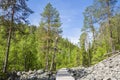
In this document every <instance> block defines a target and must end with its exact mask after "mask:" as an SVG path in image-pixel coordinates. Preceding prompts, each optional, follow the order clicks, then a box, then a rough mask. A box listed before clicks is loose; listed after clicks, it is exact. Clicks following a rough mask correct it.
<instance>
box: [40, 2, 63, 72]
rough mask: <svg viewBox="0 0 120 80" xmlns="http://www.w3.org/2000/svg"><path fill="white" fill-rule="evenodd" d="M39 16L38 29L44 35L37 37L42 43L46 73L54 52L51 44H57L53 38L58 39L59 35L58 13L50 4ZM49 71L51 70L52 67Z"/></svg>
mask: <svg viewBox="0 0 120 80" xmlns="http://www.w3.org/2000/svg"><path fill="white" fill-rule="evenodd" d="M41 16H42V19H41V23H40V28H41V30H43V31H44V33H43V34H39V35H41V40H40V42H41V43H43V44H42V46H43V47H44V50H42V51H43V53H45V59H46V61H45V62H46V64H45V67H46V68H45V69H46V70H47V71H48V70H49V69H50V62H51V55H53V56H54V55H55V52H56V49H54V47H55V46H53V43H54V41H55V44H57V43H56V40H55V38H56V37H59V34H60V33H61V29H60V26H61V22H60V17H59V13H58V11H57V10H56V8H54V7H53V6H52V5H51V4H50V3H48V4H47V5H46V7H45V8H44V11H43V13H42V14H41ZM38 32H39V31H38ZM53 50H55V51H53ZM53 59H55V58H53ZM52 61H54V60H52ZM52 63H54V62H52ZM52 63H51V64H52ZM51 69H53V66H52V68H51Z"/></svg>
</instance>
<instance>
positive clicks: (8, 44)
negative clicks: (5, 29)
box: [3, 28, 12, 73]
mask: <svg viewBox="0 0 120 80" xmlns="http://www.w3.org/2000/svg"><path fill="white" fill-rule="evenodd" d="M11 33H12V29H11V28H10V30H9V35H8V39H7V48H6V53H5V60H4V65H3V72H4V73H6V71H7V66H8V57H9V49H10V42H11Z"/></svg>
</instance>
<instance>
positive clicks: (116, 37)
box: [80, 0, 120, 66]
mask: <svg viewBox="0 0 120 80" xmlns="http://www.w3.org/2000/svg"><path fill="white" fill-rule="evenodd" d="M119 7H120V6H119V5H118V0H94V2H93V4H92V5H90V6H88V7H87V8H86V9H85V11H84V13H83V14H84V26H83V28H82V30H81V31H82V34H81V36H80V48H81V51H82V56H83V60H82V65H84V66H90V65H93V64H96V63H98V62H99V61H101V60H103V59H105V58H106V56H105V54H106V53H109V52H114V51H116V50H120V23H119V20H120V9H119Z"/></svg>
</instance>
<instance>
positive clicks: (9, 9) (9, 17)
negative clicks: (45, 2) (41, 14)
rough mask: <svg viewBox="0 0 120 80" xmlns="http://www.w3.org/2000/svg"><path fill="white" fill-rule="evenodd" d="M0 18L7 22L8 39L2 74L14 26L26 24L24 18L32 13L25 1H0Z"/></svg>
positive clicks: (6, 61) (5, 68) (5, 65)
mask: <svg viewBox="0 0 120 80" xmlns="http://www.w3.org/2000/svg"><path fill="white" fill-rule="evenodd" d="M0 11H1V14H0V16H1V17H2V19H3V22H7V26H9V27H8V37H7V46H6V53H5V60H4V66H3V72H6V71H7V65H8V57H9V51H10V45H11V38H12V33H13V31H14V29H15V24H18V23H24V22H27V20H26V18H27V17H28V16H29V14H31V13H33V11H32V10H30V9H29V8H28V7H27V5H26V0H1V1H0Z"/></svg>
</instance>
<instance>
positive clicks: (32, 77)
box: [8, 70, 55, 80]
mask: <svg viewBox="0 0 120 80" xmlns="http://www.w3.org/2000/svg"><path fill="white" fill-rule="evenodd" d="M15 75H16V76H15ZM8 80H55V75H54V74H51V73H50V72H45V71H44V70H37V71H36V70H34V71H31V70H30V71H28V72H25V71H23V72H16V73H14V75H12V74H11V75H10V76H9V78H8Z"/></svg>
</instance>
